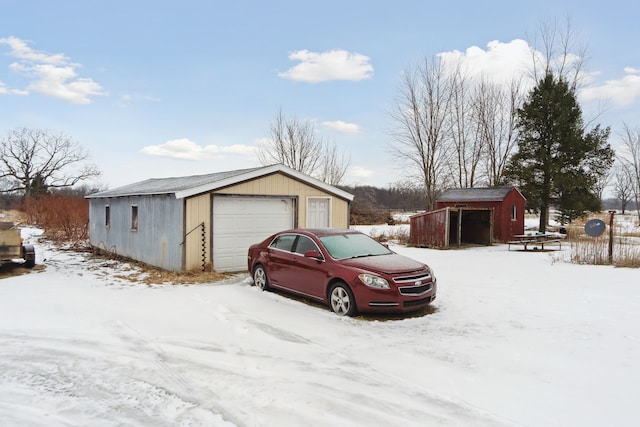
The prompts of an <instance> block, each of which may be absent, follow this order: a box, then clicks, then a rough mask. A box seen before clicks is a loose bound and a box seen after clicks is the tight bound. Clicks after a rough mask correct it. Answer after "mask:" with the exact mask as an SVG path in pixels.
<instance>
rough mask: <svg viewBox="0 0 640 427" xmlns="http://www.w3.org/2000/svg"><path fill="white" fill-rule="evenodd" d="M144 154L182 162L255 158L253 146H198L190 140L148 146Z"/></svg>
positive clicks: (181, 139) (182, 139)
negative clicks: (244, 157)
mask: <svg viewBox="0 0 640 427" xmlns="http://www.w3.org/2000/svg"><path fill="white" fill-rule="evenodd" d="M140 151H141V152H142V153H144V154H149V155H152V156H160V157H170V158H173V159H181V160H202V159H210V158H223V157H225V156H226V155H240V156H253V155H254V154H255V148H254V147H253V146H248V145H242V144H234V145H229V146H218V145H204V146H201V145H198V144H196V143H195V142H193V141H191V140H190V139H188V138H180V139H173V140H171V141H167V142H165V143H164V144H160V145H148V146H146V147H143V148H142V150H140Z"/></svg>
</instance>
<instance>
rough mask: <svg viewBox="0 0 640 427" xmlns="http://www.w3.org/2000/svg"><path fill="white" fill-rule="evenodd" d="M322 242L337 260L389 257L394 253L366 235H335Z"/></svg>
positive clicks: (324, 237)
mask: <svg viewBox="0 0 640 427" xmlns="http://www.w3.org/2000/svg"><path fill="white" fill-rule="evenodd" d="M320 241H321V242H322V244H323V245H324V247H325V248H326V249H327V252H329V255H331V257H332V258H335V259H346V258H357V257H364V256H374V255H388V254H390V253H392V252H391V251H390V250H389V249H387V248H386V247H384V246H382V245H381V244H380V243H378V242H376V241H375V240H373V239H372V238H371V237H369V236H367V235H366V234H360V233H349V234H333V235H329V236H322V237H320Z"/></svg>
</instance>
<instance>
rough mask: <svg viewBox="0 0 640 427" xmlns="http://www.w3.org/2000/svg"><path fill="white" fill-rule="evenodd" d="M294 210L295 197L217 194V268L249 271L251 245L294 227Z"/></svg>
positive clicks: (215, 256) (215, 250) (214, 219)
mask: <svg viewBox="0 0 640 427" xmlns="http://www.w3.org/2000/svg"><path fill="white" fill-rule="evenodd" d="M294 211H295V206H294V201H293V199H291V198H282V197H275V198H274V197H223V196H214V198H213V268H214V269H215V270H216V271H222V272H224V271H244V270H246V269H247V249H249V246H251V245H252V244H254V243H258V242H261V241H262V240H264V239H266V238H267V237H269V235H271V234H273V233H275V232H277V231H281V230H286V229H288V228H293V224H294V221H293V219H294Z"/></svg>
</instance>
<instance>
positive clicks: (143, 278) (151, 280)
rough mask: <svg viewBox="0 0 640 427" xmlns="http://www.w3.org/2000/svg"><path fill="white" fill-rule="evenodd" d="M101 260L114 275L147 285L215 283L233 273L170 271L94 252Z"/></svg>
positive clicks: (95, 256)
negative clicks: (112, 270)
mask: <svg viewBox="0 0 640 427" xmlns="http://www.w3.org/2000/svg"><path fill="white" fill-rule="evenodd" d="M91 256H92V257H94V258H97V259H99V260H104V262H102V263H101V264H100V267H102V268H107V269H108V268H112V269H114V270H116V269H117V270H118V271H119V272H118V273H115V274H113V275H112V277H114V278H117V279H121V280H126V281H128V282H132V283H144V284H146V285H159V284H170V285H190V284H198V283H213V282H219V281H221V280H224V279H227V278H229V277H231V276H232V275H234V274H232V273H218V272H215V271H211V269H210V268H209V269H207V271H202V270H190V271H168V270H163V269H161V268H158V267H154V266H152V265H149V264H145V263H142V262H139V261H135V260H132V259H129V258H126V257H122V256H118V255H113V254H109V253H106V252H100V253H94V254H92V255H91Z"/></svg>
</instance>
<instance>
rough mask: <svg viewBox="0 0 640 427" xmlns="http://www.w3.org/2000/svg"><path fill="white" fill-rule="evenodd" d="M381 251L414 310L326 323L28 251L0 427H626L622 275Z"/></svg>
mask: <svg viewBox="0 0 640 427" xmlns="http://www.w3.org/2000/svg"><path fill="white" fill-rule="evenodd" d="M567 246H568V245H567ZM392 249H394V250H395V251H397V252H399V253H401V254H403V255H407V256H409V257H412V258H414V259H418V260H422V261H425V262H427V263H428V264H430V265H431V266H432V267H433V268H434V269H435V272H436V275H437V277H438V281H439V282H438V283H439V289H438V290H439V293H438V299H437V300H436V301H435V302H434V304H433V307H431V308H430V309H429V310H426V311H424V312H421V313H419V315H416V316H412V317H406V318H399V317H394V316H383V317H357V318H341V317H338V316H336V315H334V314H332V313H331V312H330V311H329V310H328V309H326V308H325V307H322V306H319V305H315V304H309V303H307V302H305V301H301V300H298V299H294V298H291V297H288V296H286V295H284V294H279V293H272V292H261V291H259V290H258V289H256V288H255V287H252V286H250V285H249V281H248V280H247V279H248V277H247V275H246V274H240V275H237V276H234V277H232V278H231V279H230V280H227V281H225V282H222V283H210V284H199V285H189V286H184V285H179V286H177V285H176V286H172V285H153V286H147V285H143V284H140V283H132V282H130V281H129V280H127V279H125V278H123V277H122V275H123V274H124V273H126V271H125V270H126V268H127V266H126V265H124V264H122V263H115V262H110V261H105V260H104V259H102V260H101V259H97V258H93V257H91V256H90V255H88V254H79V253H73V252H64V251H60V250H56V249H55V248H52V247H50V246H47V245H44V244H37V246H36V250H37V251H38V253H37V256H38V259H37V262H38V265H37V266H36V268H35V269H34V270H32V271H29V272H27V273H25V274H22V275H17V276H12V277H5V278H1V279H0V425H2V426H76V425H77V426H80V425H81V426H94V425H99V426H121V425H127V426H149V425H153V426H175V425H181V426H201V425H203V426H301V425H306V426H337V425H340V426H372V425H384V426H601V425H612V426H635V425H638V420H640V405H638V390H639V387H640V386H639V385H640V281H639V280H638V279H639V278H640V272H639V271H638V270H633V269H617V268H613V267H608V266H587V265H573V264H568V263H565V262H564V261H562V259H563V258H564V257H563V255H564V254H563V252H565V251H566V250H567V249H566V248H565V245H563V251H556V252H533V251H529V252H526V253H525V252H522V251H517V250H511V251H508V250H507V246H506V245H495V246H492V247H474V248H467V249H463V250H430V249H420V248H407V247H403V246H393V245H392Z"/></svg>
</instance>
